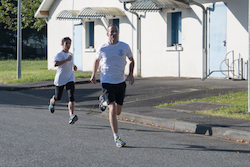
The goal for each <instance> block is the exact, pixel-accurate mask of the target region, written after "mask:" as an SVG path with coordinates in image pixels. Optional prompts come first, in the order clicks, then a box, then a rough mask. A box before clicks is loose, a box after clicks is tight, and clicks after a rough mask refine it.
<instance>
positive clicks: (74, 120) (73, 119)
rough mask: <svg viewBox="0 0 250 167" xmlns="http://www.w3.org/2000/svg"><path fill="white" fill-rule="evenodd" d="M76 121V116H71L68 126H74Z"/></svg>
mask: <svg viewBox="0 0 250 167" xmlns="http://www.w3.org/2000/svg"><path fill="white" fill-rule="evenodd" d="M77 120H78V117H77V115H71V116H70V117H69V124H74V123H75V122H76V121H77Z"/></svg>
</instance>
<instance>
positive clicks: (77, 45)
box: [35, 0, 249, 79]
mask: <svg viewBox="0 0 250 167" xmlns="http://www.w3.org/2000/svg"><path fill="white" fill-rule="evenodd" d="M35 17H37V18H46V20H47V24H48V26H47V27H48V31H47V32H48V34H47V35H48V41H47V42H48V43H47V44H48V46H47V47H48V69H53V68H54V67H53V58H54V56H55V55H56V54H57V53H58V52H59V51H60V50H61V49H62V48H61V39H62V38H63V37H66V36H68V37H70V38H72V40H73V43H72V49H71V52H73V53H74V55H75V64H76V65H77V66H78V68H79V69H80V70H82V71H92V68H93V62H94V59H95V58H96V50H97V49H98V47H99V46H100V45H101V44H103V43H104V42H106V41H107V40H108V38H107V35H106V30H107V26H108V25H109V24H110V23H116V24H117V25H118V27H119V31H120V36H119V40H120V41H124V42H126V43H128V44H129V45H130V47H131V49H132V52H133V55H134V59H135V62H136V64H135V70H134V75H136V76H142V77H167V76H171V77H194V78H202V79H205V78H206V77H218V78H226V77H227V78H228V77H231V78H240V79H242V78H246V77H247V60H248V43H249V38H248V1H247V0H237V1H236V0H224V1H218V0H194V1H193V0H43V2H42V3H41V5H40V7H39V9H38V10H37V12H36V14H35ZM126 71H127V72H128V67H127V68H126Z"/></svg>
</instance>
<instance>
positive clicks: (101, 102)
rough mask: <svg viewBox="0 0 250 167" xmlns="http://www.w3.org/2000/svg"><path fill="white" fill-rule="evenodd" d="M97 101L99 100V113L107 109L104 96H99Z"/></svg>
mask: <svg viewBox="0 0 250 167" xmlns="http://www.w3.org/2000/svg"><path fill="white" fill-rule="evenodd" d="M99 100H100V104H99V109H100V110H101V111H105V110H106V108H107V102H106V101H105V98H104V96H103V95H101V96H100V97H99Z"/></svg>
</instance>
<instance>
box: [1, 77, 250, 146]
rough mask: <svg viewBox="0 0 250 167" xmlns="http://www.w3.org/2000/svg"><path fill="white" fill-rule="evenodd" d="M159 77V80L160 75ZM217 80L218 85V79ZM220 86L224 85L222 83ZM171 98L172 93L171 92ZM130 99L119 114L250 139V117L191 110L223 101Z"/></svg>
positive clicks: (13, 88)
mask: <svg viewBox="0 0 250 167" xmlns="http://www.w3.org/2000/svg"><path fill="white" fill-rule="evenodd" d="M157 79H159V78H153V79H152V80H148V79H143V78H138V79H136V82H142V83H144V81H145V80H147V81H148V83H151V82H155V81H156V80H157ZM159 80H161V78H160V79H159ZM169 80H170V81H171V83H172V84H176V85H178V84H180V83H182V82H185V79H180V80H179V79H176V78H175V79H173V80H171V79H169ZM175 82H176V83H175ZM192 82H194V81H192ZM209 82H210V83H209ZM213 82H221V81H219V80H210V81H208V82H207V83H199V84H200V85H196V87H199V86H201V85H202V86H203V85H204V84H211V83H213ZM232 82H233V81H232ZM236 82H237V81H236ZM244 82H247V81H244ZM84 83H89V78H86V79H76V84H84ZM146 84H147V83H146ZM185 84H186V83H185ZM219 84H220V85H221V83H219ZM230 84H231V83H230ZM215 85H216V84H215ZM244 85H245V83H244ZM52 86H54V85H53V81H42V82H32V83H23V84H13V85H3V84H0V90H6V91H18V90H27V89H39V88H46V87H52ZM223 86H225V87H226V88H228V89H229V88H230V87H229V86H228V87H227V85H223ZM231 86H234V87H238V89H237V90H238V91H242V90H246V87H245V86H244V89H241V87H242V86H241V85H239V84H238V83H233V85H231ZM223 89H225V88H224V87H223ZM237 90H236V91H237ZM188 91H194V92H195V90H191V89H190V90H187V92H188ZM211 91H213V89H211ZM185 93H186V92H185ZM205 93H206V94H209V92H207V91H206V92H205ZM193 94H194V97H193V98H197V99H198V98H199V97H200V92H199V93H198V92H197V93H193ZM183 95H184V94H180V96H183ZM175 96H176V95H175ZM189 96H190V94H189ZM196 96H197V97H196ZM171 98H173V97H172V96H171ZM134 101H135V100H134ZM132 102H133V101H128V102H124V107H123V112H122V114H121V115H120V116H119V118H122V119H125V120H130V121H135V122H140V123H145V124H152V125H155V126H162V127H166V128H170V129H175V130H181V131H187V132H191V133H196V134H203V135H209V136H214V137H219V138H226V139H231V140H237V141H240V142H244V141H245V142H247V141H249V142H250V121H248V120H239V119H230V118H223V117H214V116H208V115H202V114H195V113H194V111H197V110H203V109H212V108H219V107H221V106H226V105H224V104H214V103H204V102H195V103H188V104H182V105H176V106H171V107H163V108H153V107H148V106H147V105H144V104H143V103H141V104H140V103H138V104H137V105H134V104H133V103H132ZM101 115H102V116H108V111H107V110H106V111H105V112H103V113H101Z"/></svg>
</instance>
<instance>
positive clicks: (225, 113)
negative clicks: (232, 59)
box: [156, 91, 250, 120]
mask: <svg viewBox="0 0 250 167" xmlns="http://www.w3.org/2000/svg"><path fill="white" fill-rule="evenodd" d="M198 101H201V102H210V103H221V104H231V105H232V106H228V107H221V108H217V109H212V110H205V111H196V112H195V113H200V114H206V115H212V116H221V117H226V118H234V119H246V120H250V114H249V113H248V112H247V111H248V91H244V92H238V93H228V94H225V95H220V96H214V97H207V98H203V99H193V100H189V101H180V102H176V103H164V104H161V105H159V106H156V107H157V108H161V107H166V106H173V105H177V104H184V103H191V102H198Z"/></svg>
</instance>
